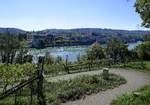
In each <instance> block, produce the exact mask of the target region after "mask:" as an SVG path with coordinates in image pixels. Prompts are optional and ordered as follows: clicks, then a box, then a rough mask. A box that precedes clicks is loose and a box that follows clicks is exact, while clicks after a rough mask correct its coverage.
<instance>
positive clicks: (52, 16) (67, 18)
mask: <svg viewBox="0 0 150 105" xmlns="http://www.w3.org/2000/svg"><path fill="white" fill-rule="evenodd" d="M134 2H135V0H130V2H127V0H0V11H1V12H0V27H15V28H21V29H24V30H42V29H51V28H57V29H70V28H112V29H129V30H136V29H137V25H138V24H140V23H141V19H140V17H139V15H138V14H137V13H136V12H135V9H134V7H133V5H134ZM140 29H142V28H140Z"/></svg>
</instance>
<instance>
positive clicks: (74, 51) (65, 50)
mask: <svg viewBox="0 0 150 105" xmlns="http://www.w3.org/2000/svg"><path fill="white" fill-rule="evenodd" d="M139 43H140V42H138V43H129V44H128V49H129V50H131V49H133V48H135V47H136V46H137V45H138V44H139ZM103 46H104V45H103ZM88 48H89V46H64V47H48V48H45V49H31V51H30V52H29V54H31V55H33V56H34V58H33V61H35V62H36V61H37V57H38V56H44V55H45V53H46V52H48V53H49V54H50V55H51V56H53V57H58V56H60V57H62V58H63V59H66V57H68V60H69V61H71V62H74V61H76V60H77V56H81V55H84V54H85V53H86V51H87V49H88Z"/></svg>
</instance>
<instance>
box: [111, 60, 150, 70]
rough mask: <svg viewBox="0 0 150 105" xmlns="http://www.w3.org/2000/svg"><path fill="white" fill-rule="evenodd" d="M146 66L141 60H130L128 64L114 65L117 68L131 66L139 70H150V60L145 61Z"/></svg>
mask: <svg viewBox="0 0 150 105" xmlns="http://www.w3.org/2000/svg"><path fill="white" fill-rule="evenodd" d="M143 64H144V66H143V67H142V63H141V62H140V61H138V62H129V63H126V64H117V65H113V67H115V68H127V69H128V68H131V69H138V70H147V71H150V61H144V62H143Z"/></svg>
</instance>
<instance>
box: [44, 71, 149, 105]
mask: <svg viewBox="0 0 150 105" xmlns="http://www.w3.org/2000/svg"><path fill="white" fill-rule="evenodd" d="M101 72H102V70H99V71H89V72H83V73H76V74H69V75H64V76H57V77H52V78H49V79H47V80H48V81H59V80H67V79H72V78H74V77H76V76H79V75H84V74H88V75H94V74H98V73H101ZM110 73H114V74H117V75H121V76H123V77H124V78H125V79H126V80H127V83H126V84H124V85H121V86H119V87H117V88H114V89H109V90H106V91H103V92H99V93H97V94H94V95H90V96H86V97H85V98H84V99H80V100H76V101H71V102H67V103H64V105H110V103H111V101H112V100H113V99H115V98H116V97H117V96H119V95H121V94H124V93H126V92H131V91H134V90H136V89H138V88H140V87H141V86H144V85H148V84H150V73H149V72H146V73H144V72H140V71H134V70H124V69H121V70H120V69H110Z"/></svg>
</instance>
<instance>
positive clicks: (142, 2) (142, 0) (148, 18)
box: [134, 0, 150, 28]
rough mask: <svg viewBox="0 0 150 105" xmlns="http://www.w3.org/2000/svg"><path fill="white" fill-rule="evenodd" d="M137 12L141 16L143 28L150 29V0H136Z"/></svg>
mask: <svg viewBox="0 0 150 105" xmlns="http://www.w3.org/2000/svg"><path fill="white" fill-rule="evenodd" d="M134 6H135V9H136V12H137V13H139V14H140V17H141V19H142V20H143V22H142V26H144V27H147V28H149V27H150V0H136V2H135V5H134Z"/></svg>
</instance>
